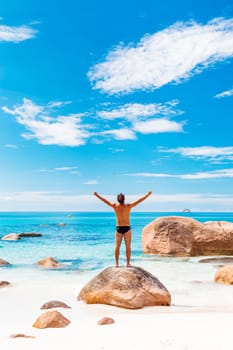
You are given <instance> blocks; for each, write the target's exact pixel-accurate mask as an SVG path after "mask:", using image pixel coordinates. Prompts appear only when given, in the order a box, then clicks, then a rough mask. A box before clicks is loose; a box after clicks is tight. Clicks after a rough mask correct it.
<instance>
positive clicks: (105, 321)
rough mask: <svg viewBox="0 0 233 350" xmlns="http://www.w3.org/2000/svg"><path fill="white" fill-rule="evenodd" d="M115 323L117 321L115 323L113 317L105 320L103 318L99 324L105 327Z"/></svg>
mask: <svg viewBox="0 0 233 350" xmlns="http://www.w3.org/2000/svg"><path fill="white" fill-rule="evenodd" d="M113 323H115V321H114V319H113V318H111V317H103V318H101V319H100V320H99V321H98V324H99V325H100V326H103V325H105V324H113Z"/></svg>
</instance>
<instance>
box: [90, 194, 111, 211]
mask: <svg viewBox="0 0 233 350" xmlns="http://www.w3.org/2000/svg"><path fill="white" fill-rule="evenodd" d="M93 194H94V196H96V197H97V198H99V199H100V200H101V201H102V202H104V203H105V204H107V205H109V206H110V207H114V203H111V202H109V201H108V200H107V199H106V198H104V197H102V196H101V195H99V194H98V193H97V192H94V193H93Z"/></svg>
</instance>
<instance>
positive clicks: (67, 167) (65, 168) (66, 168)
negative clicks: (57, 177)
mask: <svg viewBox="0 0 233 350" xmlns="http://www.w3.org/2000/svg"><path fill="white" fill-rule="evenodd" d="M75 169H77V167H76V166H63V167H60V168H54V170H56V171H70V170H75Z"/></svg>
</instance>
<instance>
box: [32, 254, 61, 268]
mask: <svg viewBox="0 0 233 350" xmlns="http://www.w3.org/2000/svg"><path fill="white" fill-rule="evenodd" d="M37 265H39V266H41V267H44V268H46V269H53V268H57V267H61V266H62V265H61V264H59V262H57V261H56V260H55V259H54V258H52V257H51V256H48V257H47V258H44V259H41V260H40V261H38V262H37Z"/></svg>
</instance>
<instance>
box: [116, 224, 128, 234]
mask: <svg viewBox="0 0 233 350" xmlns="http://www.w3.org/2000/svg"><path fill="white" fill-rule="evenodd" d="M116 230H117V232H118V233H121V234H122V235H123V234H124V233H126V232H128V231H129V230H131V227H130V226H117V227H116Z"/></svg>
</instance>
